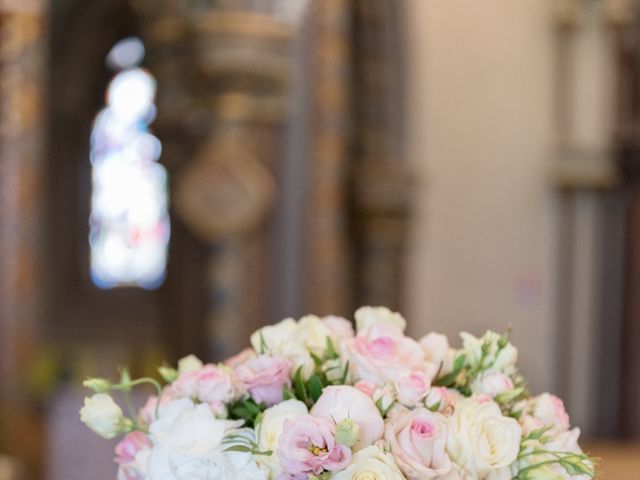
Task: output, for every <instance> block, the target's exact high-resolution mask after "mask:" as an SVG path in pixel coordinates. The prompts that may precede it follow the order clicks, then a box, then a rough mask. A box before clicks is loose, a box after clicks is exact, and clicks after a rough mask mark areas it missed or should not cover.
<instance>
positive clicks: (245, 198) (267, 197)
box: [175, 139, 276, 241]
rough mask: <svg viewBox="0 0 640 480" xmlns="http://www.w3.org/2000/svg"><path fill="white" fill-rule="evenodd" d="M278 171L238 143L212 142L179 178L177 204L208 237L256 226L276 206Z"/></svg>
mask: <svg viewBox="0 0 640 480" xmlns="http://www.w3.org/2000/svg"><path fill="white" fill-rule="evenodd" d="M275 196H276V184H275V180H274V178H273V175H272V174H271V173H270V172H269V171H268V170H267V168H266V167H265V166H263V165H262V163H260V161H259V160H258V159H257V158H255V157H254V156H253V155H252V154H251V153H250V152H249V151H248V150H247V149H246V148H244V147H243V146H242V145H240V144H239V143H238V142H237V141H234V142H229V141H224V140H223V141H219V140H217V139H214V140H213V141H211V142H209V143H208V144H207V145H206V146H205V148H204V149H203V150H202V152H201V153H200V154H199V155H198V156H197V157H196V159H195V160H194V162H193V163H192V164H191V165H189V166H188V167H187V168H186V169H185V171H184V172H183V173H182V175H181V176H180V177H179V179H178V184H177V187H176V190H175V205H176V209H177V211H178V213H179V214H180V216H181V217H182V219H183V220H184V221H185V222H186V223H187V224H188V225H189V227H190V228H191V229H192V230H193V231H194V233H195V234H196V235H198V236H199V237H200V238H201V239H202V240H205V241H213V240H216V239H220V238H222V237H225V236H228V235H236V234H243V233H246V232H250V231H251V230H254V229H255V228H256V227H257V226H259V225H260V224H261V223H262V221H263V220H264V219H265V218H266V216H267V215H268V213H269V212H270V211H271V210H272V207H273V204H274V200H275Z"/></svg>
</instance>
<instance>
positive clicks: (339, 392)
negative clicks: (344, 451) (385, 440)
mask: <svg viewBox="0 0 640 480" xmlns="http://www.w3.org/2000/svg"><path fill="white" fill-rule="evenodd" d="M311 415H313V416H315V417H321V418H325V419H328V420H332V421H334V422H335V423H340V422H341V421H342V420H345V419H350V420H353V421H354V422H355V423H357V424H358V426H359V427H360V438H359V439H358V441H357V442H356V444H355V445H354V446H353V450H354V451H356V450H359V449H361V448H364V447H367V446H369V445H371V444H372V443H373V442H375V441H377V440H379V439H381V438H382V435H383V433H384V421H383V420H382V416H381V415H380V412H379V411H378V407H376V404H375V403H373V400H372V399H371V398H370V397H368V396H367V395H366V394H364V393H362V392H361V391H360V390H358V389H357V388H355V387H350V386H348V385H339V386H330V387H325V388H324V390H323V391H322V395H321V396H320V398H319V399H318V401H317V402H316V404H315V405H314V406H313V408H312V409H311Z"/></svg>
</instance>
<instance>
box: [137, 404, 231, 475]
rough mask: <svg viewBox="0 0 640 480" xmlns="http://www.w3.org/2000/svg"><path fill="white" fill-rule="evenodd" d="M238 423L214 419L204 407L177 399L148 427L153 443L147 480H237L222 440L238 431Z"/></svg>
mask: <svg viewBox="0 0 640 480" xmlns="http://www.w3.org/2000/svg"><path fill="white" fill-rule="evenodd" d="M240 423H241V422H232V421H228V420H219V419H216V418H215V417H214V416H213V413H212V411H211V408H210V407H209V406H208V405H206V404H199V405H195V404H194V403H193V402H192V401H191V400H188V399H180V400H176V401H175V402H173V403H172V404H170V405H168V406H167V408H166V409H164V410H163V411H162V413H161V415H160V417H159V418H158V419H157V420H155V421H153V422H152V423H151V425H150V426H149V433H150V437H151V441H152V443H153V447H152V448H151V454H150V455H149V460H148V462H147V473H148V476H149V478H150V479H152V480H187V479H200V478H202V479H205V478H218V479H223V480H226V479H229V480H231V479H233V478H238V474H237V472H236V471H235V468H234V467H233V463H232V462H231V459H230V458H229V457H227V456H226V455H225V452H224V450H225V445H224V444H223V440H224V438H225V436H226V435H227V434H229V433H230V432H238V430H237V427H238V426H239V424H240Z"/></svg>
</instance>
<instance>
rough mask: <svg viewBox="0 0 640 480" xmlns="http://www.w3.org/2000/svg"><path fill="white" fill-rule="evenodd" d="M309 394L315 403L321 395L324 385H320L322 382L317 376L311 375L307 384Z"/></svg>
mask: <svg viewBox="0 0 640 480" xmlns="http://www.w3.org/2000/svg"><path fill="white" fill-rule="evenodd" d="M308 387H309V394H310V395H311V398H312V399H313V401H314V402H317V401H318V399H319V398H320V395H322V389H323V388H324V385H323V384H322V380H320V378H319V377H318V376H317V375H315V374H314V375H311V377H310V378H309V382H308Z"/></svg>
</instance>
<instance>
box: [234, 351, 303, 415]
mask: <svg viewBox="0 0 640 480" xmlns="http://www.w3.org/2000/svg"><path fill="white" fill-rule="evenodd" d="M290 370H291V362H289V360H287V359H285V358H280V357H271V356H268V355H260V356H258V357H255V358H252V359H251V360H249V361H247V362H245V363H244V364H242V365H240V366H239V367H238V368H237V369H236V375H237V376H238V380H240V382H241V383H242V385H243V387H244V388H245V389H246V390H247V391H248V392H249V395H251V396H252V397H253V399H254V400H255V401H256V402H258V403H260V402H264V404H265V405H266V406H267V407H270V406H272V405H275V404H276V403H280V402H281V401H282V389H283V387H284V385H291V380H290V379H289V371H290Z"/></svg>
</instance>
